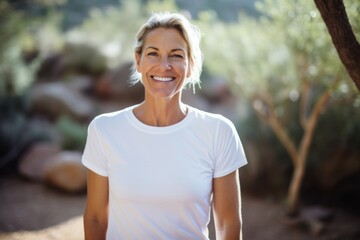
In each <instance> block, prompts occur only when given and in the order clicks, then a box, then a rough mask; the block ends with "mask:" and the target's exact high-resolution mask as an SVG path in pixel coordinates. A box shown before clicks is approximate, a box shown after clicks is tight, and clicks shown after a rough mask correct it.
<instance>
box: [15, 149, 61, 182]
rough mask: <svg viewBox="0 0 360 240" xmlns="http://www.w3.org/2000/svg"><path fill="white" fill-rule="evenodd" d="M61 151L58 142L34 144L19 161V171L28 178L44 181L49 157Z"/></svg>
mask: <svg viewBox="0 0 360 240" xmlns="http://www.w3.org/2000/svg"><path fill="white" fill-rule="evenodd" d="M59 151H60V146H59V145H58V144H56V143H35V144H33V145H32V146H31V147H30V149H29V150H28V151H27V152H26V153H25V155H24V157H23V158H22V159H21V160H20V162H19V165H18V171H19V173H20V174H21V175H22V176H24V177H26V178H28V179H31V180H35V181H42V180H43V179H44V170H45V168H46V166H47V164H49V158H50V157H51V156H53V155H55V154H56V153H58V152H59Z"/></svg>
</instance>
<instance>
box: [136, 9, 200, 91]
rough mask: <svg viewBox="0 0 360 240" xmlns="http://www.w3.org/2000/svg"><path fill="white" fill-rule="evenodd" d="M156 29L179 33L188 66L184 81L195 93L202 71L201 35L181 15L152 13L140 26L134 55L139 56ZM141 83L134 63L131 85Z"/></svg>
mask: <svg viewBox="0 0 360 240" xmlns="http://www.w3.org/2000/svg"><path fill="white" fill-rule="evenodd" d="M157 28H173V29H176V30H178V31H179V32H180V34H181V36H182V37H183V38H184V40H185V42H186V44H187V47H188V53H187V54H188V57H189V64H190V71H191V74H190V76H189V77H188V78H187V79H186V85H187V84H192V87H193V89H194V91H195V85H199V86H200V75H201V71H202V64H203V55H202V52H201V49H200V39H201V33H200V30H199V28H198V27H197V26H195V25H193V24H191V23H190V21H189V20H187V19H186V18H185V17H184V16H183V15H181V14H178V13H168V12H163V13H154V14H152V15H151V17H150V18H149V19H148V20H147V21H146V22H145V24H144V25H142V26H141V28H140V29H139V31H138V33H137V35H136V43H135V53H137V54H139V55H141V54H142V50H143V46H144V41H145V38H146V36H147V34H148V33H149V32H151V31H152V30H154V29H157ZM139 81H141V74H140V73H139V72H138V71H137V70H136V62H134V64H133V66H132V74H131V78H130V82H131V84H136V83H137V82H139Z"/></svg>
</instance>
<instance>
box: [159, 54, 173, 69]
mask: <svg viewBox="0 0 360 240" xmlns="http://www.w3.org/2000/svg"><path fill="white" fill-rule="evenodd" d="M161 67H162V68H163V69H165V70H170V69H171V68H172V66H171V63H170V61H169V59H168V58H166V57H165V58H163V59H162V61H161Z"/></svg>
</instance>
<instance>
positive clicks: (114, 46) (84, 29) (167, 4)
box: [66, 0, 177, 67]
mask: <svg viewBox="0 0 360 240" xmlns="http://www.w3.org/2000/svg"><path fill="white" fill-rule="evenodd" d="M175 10H177V7H176V4H175V1H173V0H171V1H159V0H152V1H149V2H148V3H147V4H146V5H142V4H141V2H140V1H139V0H137V1H124V2H123V3H122V4H121V5H120V4H119V5H118V6H111V7H108V8H106V9H99V8H94V9H92V10H91V11H90V13H89V18H88V19H86V20H85V21H84V22H83V24H82V25H80V26H77V27H74V28H73V29H71V30H70V31H69V32H68V33H67V34H66V38H67V40H68V41H69V42H70V43H86V44H89V45H91V46H94V47H95V48H97V49H99V50H100V52H101V53H103V54H104V55H105V56H106V57H107V58H108V60H109V62H108V64H109V66H110V67H114V66H118V65H119V64H120V63H123V62H128V61H132V60H133V58H134V49H133V46H134V44H135V35H136V33H137V30H138V29H139V27H140V26H141V25H142V24H143V23H144V22H145V20H146V19H147V17H148V16H149V14H150V13H151V12H153V11H175Z"/></svg>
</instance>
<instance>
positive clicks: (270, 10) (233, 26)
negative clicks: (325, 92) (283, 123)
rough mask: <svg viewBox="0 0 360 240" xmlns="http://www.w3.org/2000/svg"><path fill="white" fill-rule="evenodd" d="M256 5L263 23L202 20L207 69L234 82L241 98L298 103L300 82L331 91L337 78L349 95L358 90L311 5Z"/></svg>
mask: <svg viewBox="0 0 360 240" xmlns="http://www.w3.org/2000/svg"><path fill="white" fill-rule="evenodd" d="M353 2H355V1H353ZM256 6H257V9H258V10H259V11H260V12H261V13H262V14H263V15H262V16H261V17H260V18H259V19H254V18H250V17H247V16H246V15H241V16H239V20H238V22H234V23H230V24H225V23H223V22H221V21H219V20H218V19H217V16H216V15H215V14H213V13H212V12H203V13H202V14H200V15H199V25H201V29H202V30H203V31H204V38H203V49H204V52H205V62H204V64H205V67H206V68H207V69H209V70H210V71H212V72H213V73H215V74H220V75H222V76H225V77H227V78H228V79H229V80H231V82H232V83H234V85H235V86H236V87H237V88H236V91H238V92H240V94H242V95H244V96H247V97H250V98H253V97H254V96H261V95H271V96H273V98H274V100H275V102H276V103H277V104H281V101H283V100H284V99H288V98H292V97H293V99H294V100H297V99H298V97H294V96H299V94H300V86H301V83H302V82H308V83H309V84H313V85H326V86H328V87H329V86H331V85H332V84H333V83H334V81H335V79H336V78H337V77H339V78H340V79H341V80H342V81H343V82H342V83H341V84H346V85H348V86H349V87H348V88H347V89H346V91H347V92H351V91H353V90H354V89H355V88H354V86H353V84H352V82H351V81H350V80H349V78H348V76H347V74H346V73H345V71H344V68H343V66H342V64H341V62H340V60H339V58H338V56H337V53H336V50H335V48H334V47H333V44H332V42H331V39H330V36H329V34H328V32H327V30H326V26H325V24H324V23H323V20H322V18H321V16H320V14H319V13H318V11H317V9H316V7H315V5H314V3H313V1H306V2H304V3H302V4H298V3H297V2H293V1H290V2H289V1H285V0H266V1H264V2H258V3H257V4H256ZM351 9H353V8H351ZM353 12H354V11H353V10H351V11H349V17H350V18H353V17H354V16H353V15H354V13H353ZM354 29H356V26H354ZM341 84H340V85H341ZM343 90H345V88H343ZM347 92H344V93H345V94H346V93H347Z"/></svg>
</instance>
